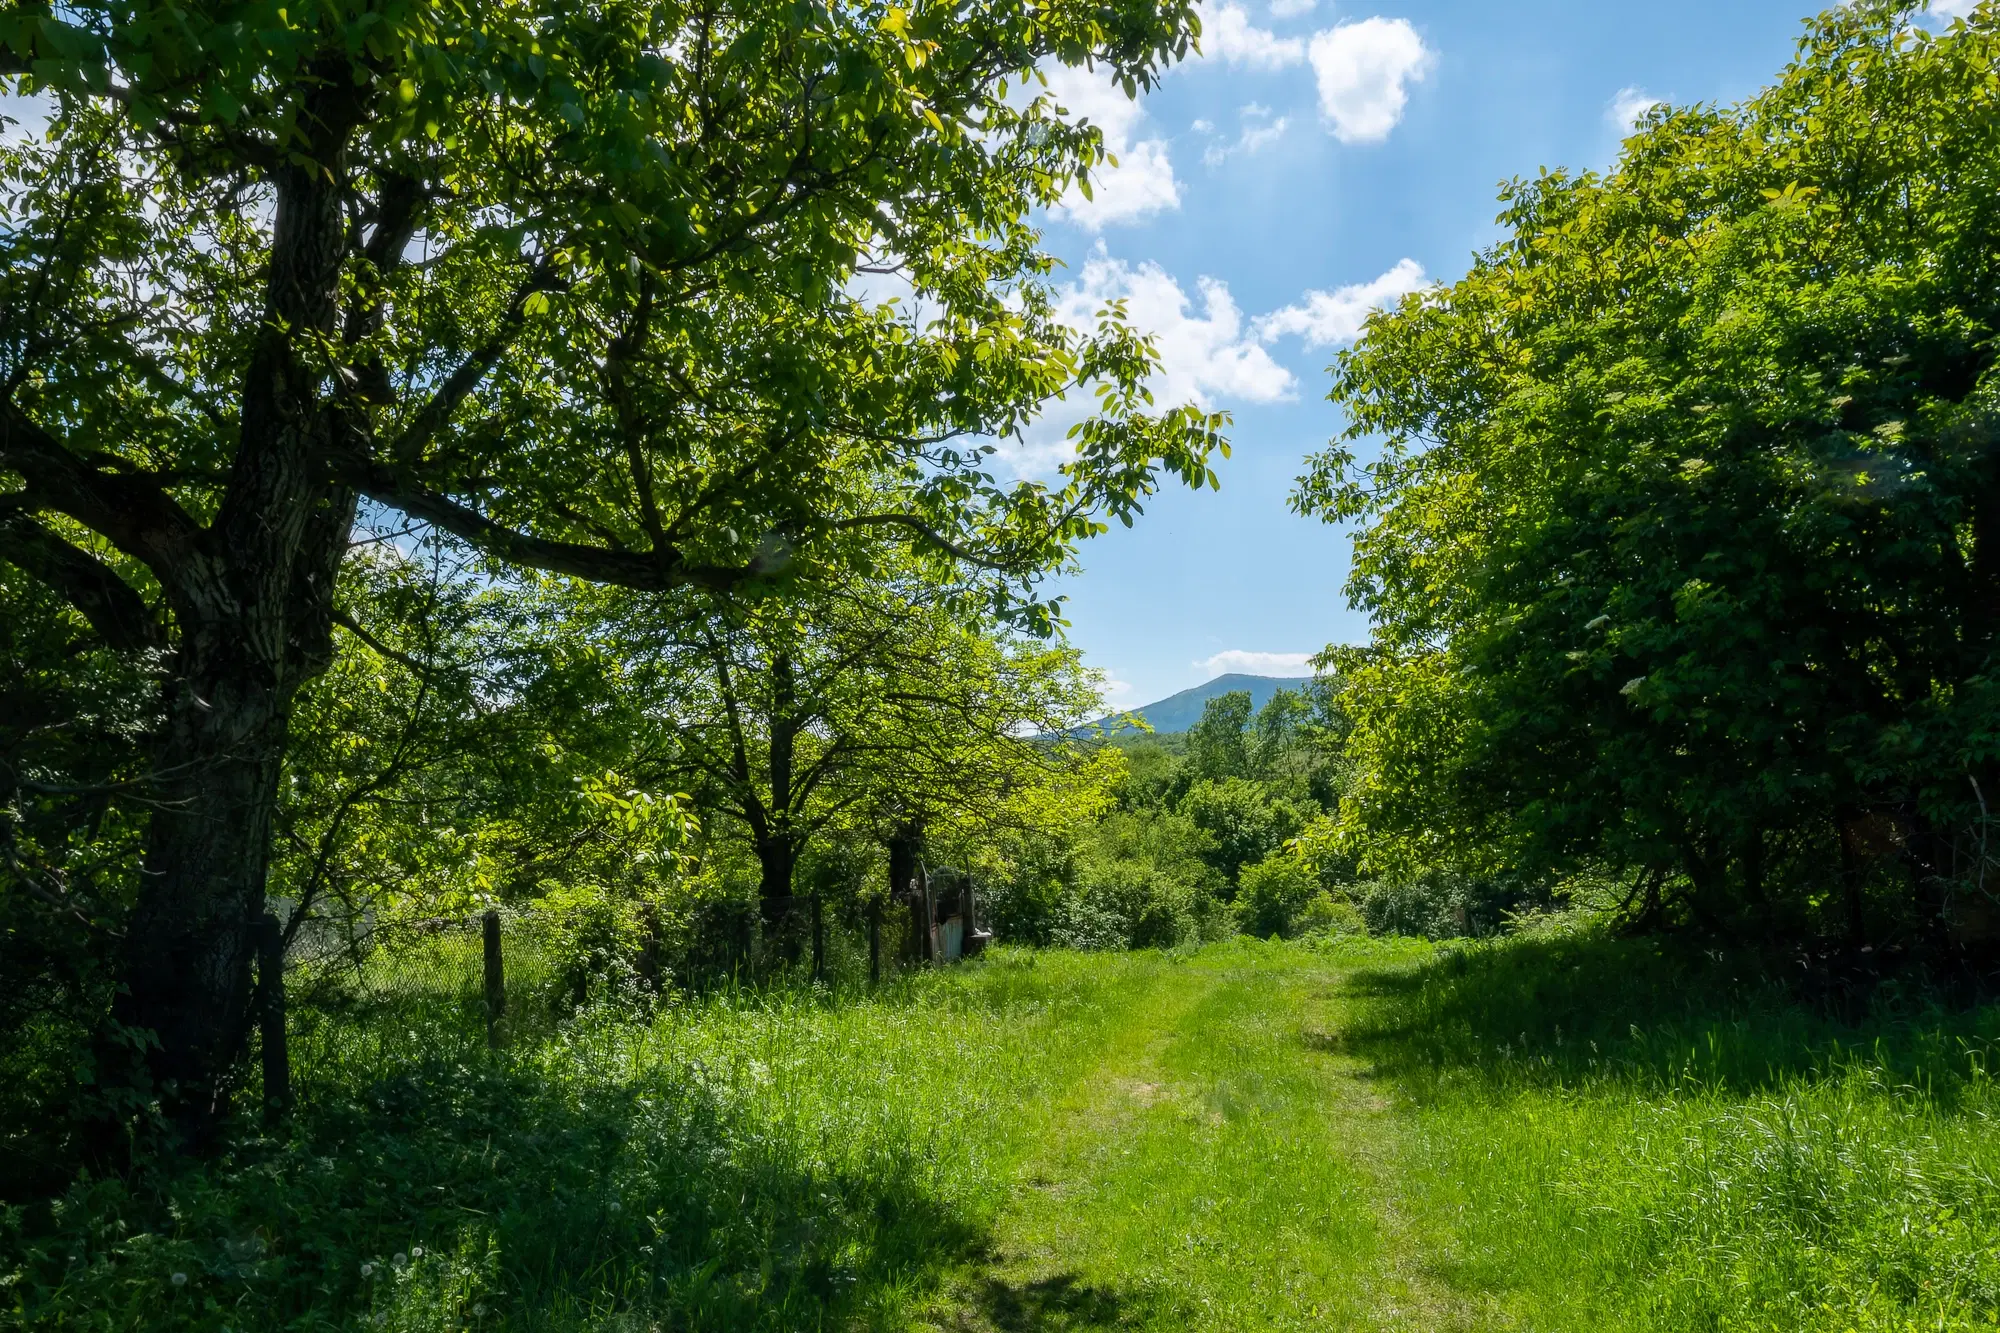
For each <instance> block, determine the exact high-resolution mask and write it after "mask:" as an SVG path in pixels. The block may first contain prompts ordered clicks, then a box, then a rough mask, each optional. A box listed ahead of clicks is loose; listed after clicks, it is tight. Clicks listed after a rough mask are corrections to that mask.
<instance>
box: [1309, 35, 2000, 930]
mask: <svg viewBox="0 0 2000 1333" xmlns="http://www.w3.org/2000/svg"><path fill="white" fill-rule="evenodd" d="M1996 183H2000V16H1996V15H1995V13H1994V12H1993V9H1992V7H1991V6H1981V7H1979V8H1978V9H1976V10H1974V11H1973V12H1972V13H1971V14H1970V15H1969V16H1967V17H1965V18H1963V19H1957V20H1953V21H1951V22H1950V24H1949V25H1948V26H1946V25H1945V24H1944V23H1942V22H1941V21H1937V20H1933V19H1930V18H1928V17H1926V16H1924V15H1923V14H1922V11H1921V9H1920V8H1913V7H1911V6H1909V5H1905V4H1894V3H1885V2H1883V0H1865V2H1864V3H1857V4H1852V5H1846V6H1842V7H1840V8H1837V9H1834V10H1831V11H1829V12H1828V13H1827V14H1826V15H1824V16H1822V17H1821V18H1820V19H1818V20H1816V21H1815V22H1814V23H1813V24H1811V25H1810V27H1809V30H1808V33H1807V35H1806V38H1805V40H1804V41H1803V42H1802V44H1801V46H1800V48H1799V52H1798V56H1797V58H1796V60H1795V62H1794V63H1793V64H1792V65H1791V66H1790V67H1789V68H1787V69H1786V70H1785V71H1784V73H1783V75H1782V77H1781V78H1780V79H1779V80H1778V81H1777V83H1776V84H1775V85H1774V86H1772V87H1771V88H1770V89H1769V90H1767V91H1766V92H1764V93H1762V94H1760V95H1759V96H1757V97H1755V98H1753V99H1751V100H1749V101H1748V102H1746V103H1744V104H1742V105H1741V106H1738V107H1732V108H1718V107H1712V106H1694V107H1684V108H1666V107H1662V108H1659V109H1656V110H1654V111H1653V112H1651V113H1649V115H1648V116H1647V117H1646V119H1645V121H1644V123H1643V124H1642V125H1641V127H1640V128H1639V130H1638V132H1637V133H1636V134H1635V135H1634V136H1633V137H1632V138H1630V139H1629V140H1627V141H1626V144H1625V147H1624V151H1623V153H1622V155H1621V156H1620V158H1619V161H1618V163H1617V165H1616V166H1615V167H1613V168H1612V169H1611V170H1610V171H1608V172H1606V173H1604V174H1597V173H1589V172H1586V173H1582V174H1572V173H1568V172H1550V173H1547V174H1544V175H1542V176H1540V177H1538V178H1536V179H1534V180H1528V181H1519V182H1516V183H1515V184H1513V185H1512V186H1510V187H1509V188H1508V189H1507V191H1506V193H1505V194H1504V196H1503V199H1504V203H1505V212H1504V213H1503V215H1502V217H1501V224H1502V226H1503V228H1504V232H1505V234H1504V236H1503V238H1502V239H1501V240H1500V241H1499V242H1497V243H1496V244H1495V245H1493V246H1492V247H1490V248H1489V249H1487V250H1485V251H1483V252H1482V253H1480V254H1479V255H1478V256H1477V258H1476V260H1475V262H1474V263H1473V265H1472V268H1471V271H1470V272H1469V273H1468V274H1467V275H1466V277H1465V278H1464V279H1462V280H1461V281H1459V282H1457V283H1454V284H1451V285H1449V286H1441V287H1438V288H1435V289H1432V290H1430V291H1427V292H1424V293H1421V294H1418V295H1415V296H1412V297H1410V298H1408V299H1406V300H1405V301H1404V302H1403V303H1402V304H1401V306H1400V307H1399V308H1398V309H1396V310H1394V311H1391V312H1388V313H1385V314H1382V315H1379V316H1378V317H1376V318H1375V319H1374V320H1372V321H1371V323H1370V324H1369V326H1368V329H1367V332H1366V335H1365V336H1364V337H1363V338H1362V339H1361V341H1360V342H1359V343H1358V344H1357V345H1356V346H1355V347H1354V348H1353V349H1351V350H1350V351H1348V352H1346V353H1344V354H1343V355H1342V356H1341V357H1340V359H1339V364H1338V366H1337V367H1336V369H1335V385H1334V391H1333V398H1334V400H1335V401H1336V402H1338V403H1339V404H1340V405H1341V406H1342V407H1343V408H1344V409H1345V411H1346V412H1347V414H1348V417H1349V421H1350V430H1349V432H1348V436H1347V440H1348V443H1347V444H1344V445H1339V446H1336V447H1334V448H1331V449H1329V450H1328V451H1326V452H1325V453H1323V454H1322V455H1320V456H1319V457H1317V458H1316V459H1315V460H1314V461H1313V463H1312V466H1311V470H1310V472H1309V473H1308V474H1307V476H1306V477H1305V478H1304V479H1303V481H1302V484H1301V488H1300V490H1299V492H1298V494H1297V497H1296V504H1297V506H1298V507H1299V508H1300V509H1301V510H1302V511H1304V512H1307V513H1311V514H1317V515H1320V516H1323V517H1325V518H1327V519H1329V520H1342V521H1354V522H1356V523H1357V524H1358V525H1359V536H1358V540H1357V546H1356V561H1355V565H1354V572H1353V576H1352V581H1351V583H1350V585H1349V591H1350V595H1351V596H1352V598H1353V600H1354V603H1355V604H1356V605H1357V606H1359V607H1361V608H1364V609H1365V610H1367V611H1368V612H1369V614H1370V615H1371V617H1372V619H1373V622H1374V625H1375V632H1374V638H1373V640H1372V642H1371V643H1370V644H1369V645H1368V646H1367V647H1366V648H1363V649H1357V650H1351V651H1344V652H1341V653H1338V654H1335V662H1334V666H1335V668H1336V669H1337V671H1338V673H1339V674H1340V677H1341V679H1342V682H1343V692H1342V696H1341V697H1342V706H1343V708H1344V709H1345V711H1346V713H1347V716H1348V717H1349V719H1350V721H1351V725H1352V728H1353V730H1352V734H1351V735H1350V736H1349V737H1348V738H1347V741H1346V744H1345V747H1344V752H1343V753H1344V762H1345V763H1346V764H1347V766H1348V774H1347V786H1346V788H1345V791H1344V795H1343V799H1342V801H1341V802H1340V805H1339V808H1338V810H1337V811H1336V812H1335V813H1334V815H1333V817H1332V823H1331V825H1330V827H1329V829H1328V830H1327V832H1328V834H1329V836H1330V838H1331V841H1332V842H1333V844H1334V845H1336V846H1338V847H1339V848H1341V849H1343V850H1344V852H1345V853H1346V854H1347V855H1350V856H1352V857H1353V858H1354V859H1355V861H1356V864H1357V866H1358V867H1359V869H1360V870H1361V871H1362V873H1364V874H1367V875H1391V876H1397V877H1402V878H1422V877H1425V876H1458V877H1460V878H1463V879H1469V880H1479V879H1488V880H1490V879H1492V878H1494V877H1500V876H1504V877H1511V878H1515V879H1519V880H1524V881H1527V882H1530V883H1534V884H1538V885H1540V886H1543V887H1544V888H1547V889H1548V890H1549V891H1551V892H1560V893H1562V894H1564V895H1568V896H1578V897H1582V898H1584V899H1587V900H1589V901H1592V902H1596V903H1598V904H1600V905H1602V906H1604V907H1606V908H1608V909H1609V910H1611V911H1613V912H1616V913H1618V914H1620V915H1621V916H1622V918H1623V919H1625V920H1626V921H1627V922H1628V923H1629V924H1631V925H1632V926H1634V927H1637V928H1685V929H1694V930H1699V931H1703V932H1708V933H1712V934H1722V935H1732V936H1738V937H1746V936H1747V937H1757V938H1770V937H1773V936H1776V937H1780V938H1790V939H1800V938H1805V939H1814V938H1817V939H1822V940H1831V941H1834V942H1838V943H1843V944H1844V945H1846V946H1847V947H1849V948H1851V949H1854V950H1859V949H1863V948H1870V947H1874V946H1879V945H1884V944H1895V945H1903V946H1909V947H1913V948H1920V949H1923V950H1926V951H1937V952H1961V951H1964V950H1968V949H1976V948H1980V947H1986V946H1990V945H1991V944H1992V943H1993V942H1995V941H1996V940H2000V910H1996V908H2000V875H1996V874H1995V873H1994V871H1995V870H1996V869H2000V866H1996V865H1995V862H1994V854H1995V851H1996V848H1995V847H1994V845H1993V839H1992V838H1991V837H1990V834H1991V832H1992V828H1993V824H1992V820H1993V816H1994V814H1995V813H1996V802H2000V708H1997V706H2000V694H1997V693H1996V691H1995V686H1994V667H1995V664H1996V650H2000V414H1997V413H1996V405H2000V397H1996V395H2000V373H1996V350H2000V343H1996V333H1997V332H2000V281H1996V279H2000V189H1996V188H1995V187H1996ZM1377 443H1379V446H1380V452H1379V455H1376V456H1374V457H1372V458H1368V459H1366V461H1365V462H1364V453H1366V452H1367V451H1368V450H1369V449H1372V448H1373V447H1374V446H1375V445H1376V444H1377Z"/></svg>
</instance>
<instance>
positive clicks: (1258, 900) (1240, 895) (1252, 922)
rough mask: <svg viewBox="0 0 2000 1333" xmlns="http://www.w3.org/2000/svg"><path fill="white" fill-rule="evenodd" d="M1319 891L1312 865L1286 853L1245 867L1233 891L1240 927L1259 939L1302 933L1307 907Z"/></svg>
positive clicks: (1276, 854) (1271, 856) (1289, 936)
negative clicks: (1240, 919)
mask: <svg viewBox="0 0 2000 1333" xmlns="http://www.w3.org/2000/svg"><path fill="white" fill-rule="evenodd" d="M1322 892H1323V891H1322V890H1321V888H1320V884H1319V876H1317V875H1315V874H1314V873H1313V870H1312V867H1310V866H1308V865H1306V864H1305V862H1303V861H1301V860H1300V859H1299V858H1298V857H1297V856H1295V855H1292V854H1291V853H1289V852H1282V851H1281V852H1276V853H1274V854H1272V855H1270V856H1267V857H1265V858H1264V859H1263V860H1261V861H1259V862H1257V863H1256V864H1255V865H1249V866H1245V867H1243V873H1242V877H1241V881H1240V883H1239V885H1238V888H1237V891H1236V901H1237V906H1238V908H1239V910H1240V911H1241V912H1242V914H1243V929H1244V930H1245V931H1247V932H1249V933H1250V934H1252V935H1255V936H1257V937H1258V938H1260V939H1261V938H1264V937H1266V936H1270V935H1282V936H1284V937H1285V938H1287V939H1290V938H1291V937H1293V936H1295V935H1298V934H1301V933H1303V930H1304V926H1303V924H1302V922H1303V918H1304V916H1305V911H1306V907H1307V905H1308V904H1310V903H1311V902H1312V901H1313V898H1314V895H1316V894H1321V893H1322Z"/></svg>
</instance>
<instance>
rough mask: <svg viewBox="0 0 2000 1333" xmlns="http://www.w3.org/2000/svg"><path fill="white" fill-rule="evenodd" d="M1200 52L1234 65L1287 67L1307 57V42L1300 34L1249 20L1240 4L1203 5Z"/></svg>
mask: <svg viewBox="0 0 2000 1333" xmlns="http://www.w3.org/2000/svg"><path fill="white" fill-rule="evenodd" d="M1201 53H1202V54H1203V55H1205V56H1210V57H1212V58H1214V59H1217V60H1222V61H1226V62H1227V63H1229V64H1231V65H1248V66H1250V67H1251V68H1252V69H1284V68H1286V67H1287V66H1291V65H1296V64H1299V63H1301V62H1302V61H1304V60H1305V58H1306V44H1305V43H1304V42H1303V41H1301V40H1300V39H1298V38H1297V37H1280V36H1278V35H1277V34H1276V33H1274V32H1272V31H1271V30H1270V29H1268V28H1260V27H1257V26H1256V25H1255V24H1253V23H1251V22H1250V15H1249V14H1248V13H1246V12H1245V11H1244V9H1243V7H1242V6H1241V5H1230V4H1225V5H1221V6H1219V7H1216V8H1209V7H1207V6H1203V9H1202V15H1201Z"/></svg>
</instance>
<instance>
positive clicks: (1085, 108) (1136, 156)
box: [1046, 65, 1181, 231]
mask: <svg viewBox="0 0 2000 1333" xmlns="http://www.w3.org/2000/svg"><path fill="white" fill-rule="evenodd" d="M1046 72H1047V74H1048V80H1049V90H1050V91H1051V92H1053V93H1054V94H1055V98H1056V104H1057V105H1059V106H1061V107H1063V108H1064V109H1065V110H1067V111H1068V112H1069V113H1070V114H1071V115H1072V116H1073V117H1076V118H1080V119H1085V120H1088V121H1089V122H1090V123H1091V124H1093V125H1095V126H1096V127H1097V128H1098V129H1099V131H1101V132H1102V133H1103V135H1104V148H1105V151H1106V152H1108V153H1110V154H1111V156H1113V157H1115V158H1117V159H1118V165H1117V166H1115V167H1114V166H1111V165H1110V164H1109V163H1106V164H1104V165H1102V166H1100V167H1099V168H1098V169H1097V170H1095V171H1093V172H1091V180H1090V192H1091V197H1090V198H1088V199H1086V198H1084V196H1083V192H1082V191H1081V190H1079V189H1077V188H1076V187H1074V186H1071V187H1070V191H1069V193H1068V194H1067V195H1066V196H1064V198H1063V201H1062V203H1061V204H1059V205H1057V206H1056V209H1055V213H1056V215H1057V216H1058V217H1062V218H1067V219H1068V220H1069V221H1071V222H1074V223H1076V224H1077V225H1078V226H1081V227H1086V228H1088V229H1089V230H1091V231H1101V230H1102V229H1104V228H1105V227H1109V226H1115V225H1116V224H1118V223H1121V222H1132V221H1135V220H1136V219H1138V218H1142V217H1145V216H1146V215H1147V214H1149V213H1157V212H1161V211H1162V210H1166V209H1174V208H1179V207H1180V204H1181V187H1180V182H1179V181H1177V180H1175V179H1174V164H1173V162H1172V160H1171V159H1170V158H1169V157H1168V156H1167V144H1166V141H1165V140H1164V139H1143V140H1139V141H1138V142H1134V141H1133V136H1134V135H1135V134H1136V133H1137V132H1138V130H1139V126H1140V124H1141V123H1142V122H1143V121H1144V120H1145V118H1146V110H1145V108H1144V107H1142V106H1140V105H1139V103H1138V102H1137V101H1135V100H1134V99H1132V98H1130V97H1127V96H1126V95H1125V90H1124V89H1123V88H1120V87H1119V86H1118V85H1117V84H1115V83H1113V82H1112V81H1111V79H1110V78H1109V77H1108V76H1106V75H1104V74H1101V73H1099V72H1097V71H1095V70H1088V69H1079V68H1075V67H1072V66H1069V65H1057V66H1055V67H1053V68H1051V69H1049V70H1047V71H1046Z"/></svg>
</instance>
